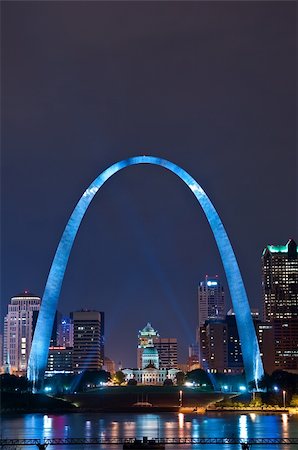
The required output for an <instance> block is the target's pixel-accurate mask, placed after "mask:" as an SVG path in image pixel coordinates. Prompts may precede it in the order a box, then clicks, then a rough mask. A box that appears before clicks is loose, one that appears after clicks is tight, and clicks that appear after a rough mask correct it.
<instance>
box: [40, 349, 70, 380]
mask: <svg viewBox="0 0 298 450" xmlns="http://www.w3.org/2000/svg"><path fill="white" fill-rule="evenodd" d="M57 373H73V370H72V348H70V347H68V348H65V347H50V348H49V356H48V365H47V369H46V372H45V375H46V376H52V375H55V374H57Z"/></svg>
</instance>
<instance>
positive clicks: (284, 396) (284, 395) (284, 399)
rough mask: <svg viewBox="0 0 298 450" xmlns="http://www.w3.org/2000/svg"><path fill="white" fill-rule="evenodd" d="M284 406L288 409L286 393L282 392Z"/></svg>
mask: <svg viewBox="0 0 298 450" xmlns="http://www.w3.org/2000/svg"><path fill="white" fill-rule="evenodd" d="M282 398H283V405H284V409H286V391H282Z"/></svg>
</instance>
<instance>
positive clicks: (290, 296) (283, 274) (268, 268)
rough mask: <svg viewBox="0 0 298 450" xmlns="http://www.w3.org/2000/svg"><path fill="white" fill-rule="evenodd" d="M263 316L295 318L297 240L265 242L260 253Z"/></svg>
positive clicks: (297, 304) (297, 311) (268, 318)
mask: <svg viewBox="0 0 298 450" xmlns="http://www.w3.org/2000/svg"><path fill="white" fill-rule="evenodd" d="M262 269H263V270H262V275H263V277H262V278H263V279H262V285H263V302H264V303H263V305H264V320H265V321H271V320H273V319H292V318H298V258H297V244H296V242H295V241H294V240H293V239H290V240H289V241H288V243H287V244H286V245H268V246H267V247H266V248H265V249H264V251H263V255H262Z"/></svg>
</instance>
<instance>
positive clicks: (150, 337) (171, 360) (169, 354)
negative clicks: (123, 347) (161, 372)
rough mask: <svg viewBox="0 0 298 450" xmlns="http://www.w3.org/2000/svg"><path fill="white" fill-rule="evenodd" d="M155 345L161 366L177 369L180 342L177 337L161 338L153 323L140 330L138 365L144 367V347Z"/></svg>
mask: <svg viewBox="0 0 298 450" xmlns="http://www.w3.org/2000/svg"><path fill="white" fill-rule="evenodd" d="M152 345H154V346H155V348H156V349H157V351H158V356H159V367H160V368H163V369H169V368H172V369H176V368H177V367H178V343H177V339H176V338H161V337H160V335H159V333H158V331H156V330H155V329H154V328H153V327H152V325H151V323H149V322H148V323H147V325H146V326H145V327H144V328H143V329H142V330H140V331H139V334H138V348H137V367H138V368H141V367H142V355H143V351H144V348H147V347H152Z"/></svg>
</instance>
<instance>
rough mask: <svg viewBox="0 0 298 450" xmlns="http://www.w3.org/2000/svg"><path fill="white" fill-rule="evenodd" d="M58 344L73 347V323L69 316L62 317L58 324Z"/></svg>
mask: <svg viewBox="0 0 298 450" xmlns="http://www.w3.org/2000/svg"><path fill="white" fill-rule="evenodd" d="M58 345H59V346H60V347H73V323H72V321H71V319H70V317H62V318H61V321H60V323H59V324H58Z"/></svg>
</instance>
